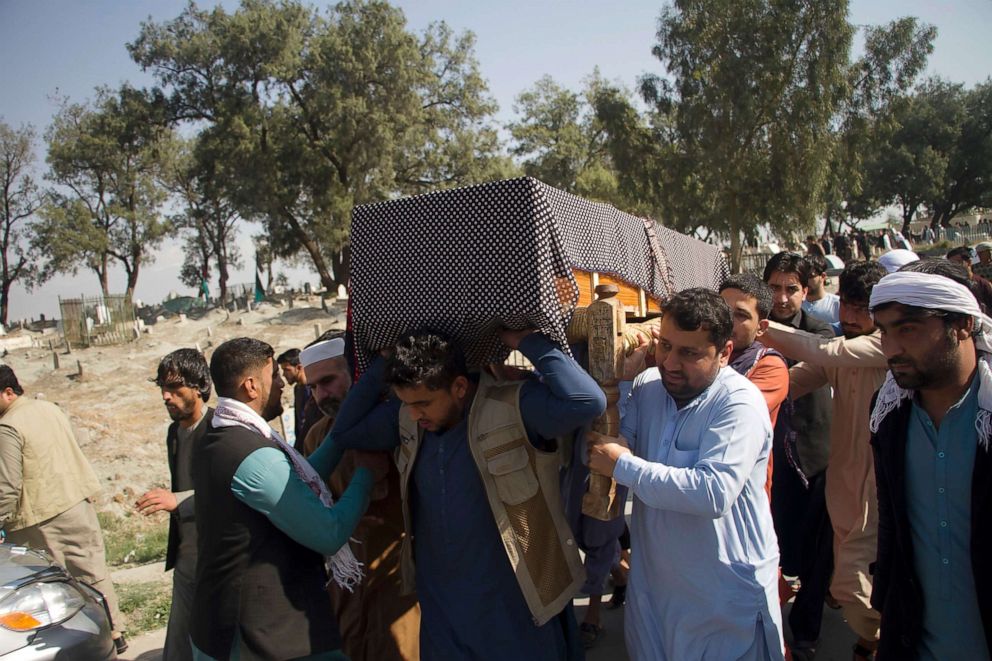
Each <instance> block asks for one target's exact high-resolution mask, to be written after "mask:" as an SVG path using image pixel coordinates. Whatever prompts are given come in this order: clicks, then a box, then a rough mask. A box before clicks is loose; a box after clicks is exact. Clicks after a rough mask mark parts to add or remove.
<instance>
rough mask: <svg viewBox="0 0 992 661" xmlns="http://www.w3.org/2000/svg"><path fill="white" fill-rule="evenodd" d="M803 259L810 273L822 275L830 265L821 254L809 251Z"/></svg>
mask: <svg viewBox="0 0 992 661" xmlns="http://www.w3.org/2000/svg"><path fill="white" fill-rule="evenodd" d="M804 259H805V260H806V263H807V264H809V274H810V275H824V274H825V273H826V272H827V269H828V268H830V265H829V264H827V259H826V258H825V257H824V256H823V255H820V254H817V253H810V254H808V255H806V257H804Z"/></svg>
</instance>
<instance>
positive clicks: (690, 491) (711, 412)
mask: <svg viewBox="0 0 992 661" xmlns="http://www.w3.org/2000/svg"><path fill="white" fill-rule="evenodd" d="M621 426H622V432H623V436H624V437H625V438H626V439H627V440H628V442H629V443H630V447H631V451H632V453H633V454H629V455H624V456H623V457H621V458H620V460H619V461H618V462H617V466H616V470H615V471H614V477H615V478H616V480H617V482H619V483H620V484H624V485H627V486H628V487H630V490H631V492H632V493H633V494H634V510H633V516H632V518H631V542H632V544H633V549H632V553H631V556H632V567H631V574H630V580H629V581H628V588H627V609H626V614H625V616H624V617H625V620H626V622H625V635H626V640H627V650H628V652H629V653H630V655H631V658H633V659H638V660H644V661H647V660H651V661H665V660H668V661H681V660H682V659H712V660H714V661H729V660H732V659H776V660H778V659H782V658H783V655H784V647H783V642H782V614H781V610H780V609H779V604H778V586H777V581H778V540H777V539H776V537H775V529H774V527H773V525H772V517H771V510H770V508H769V503H768V498H767V496H766V495H765V490H764V485H765V479H766V469H767V465H768V457H769V454H770V453H771V446H772V426H771V422H770V421H769V419H768V406H767V404H765V400H764V398H763V397H762V395H761V392H760V391H759V390H758V389H757V387H755V386H754V384H752V383H751V382H750V381H748V380H747V378H745V377H743V376H741V375H740V374H738V373H737V372H735V371H734V370H732V369H730V368H723V369H722V370H720V373H719V374H718V376H717V378H716V380H715V381H714V382H713V384H712V385H711V386H710V387H709V388H708V389H707V390H706V391H704V392H703V393H702V394H701V395H699V396H698V397H696V399H694V400H693V401H692V402H690V403H689V404H687V405H685V406H684V407H683V408H682V409H681V410H680V409H679V408H678V407H677V406H676V404H675V401H674V400H673V399H672V398H671V397H670V396H669V395H668V392H667V391H666V390H665V387H664V385H663V383H662V381H661V375H660V373H659V372H658V370H657V369H656V368H652V369H650V370H648V371H646V372H643V373H642V374H641V375H640V376H639V377H638V378H637V380H636V381H635V382H634V388H633V390H632V391H631V394H630V398H629V399H628V401H627V405H626V412H625V415H624V418H623V423H622V425H621Z"/></svg>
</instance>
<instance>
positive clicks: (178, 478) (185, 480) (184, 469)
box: [165, 407, 214, 571]
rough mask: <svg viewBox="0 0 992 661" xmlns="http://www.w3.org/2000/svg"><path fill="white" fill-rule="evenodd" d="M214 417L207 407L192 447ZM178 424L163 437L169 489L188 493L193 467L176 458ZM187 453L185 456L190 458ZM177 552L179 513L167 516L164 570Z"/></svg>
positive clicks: (191, 483)
mask: <svg viewBox="0 0 992 661" xmlns="http://www.w3.org/2000/svg"><path fill="white" fill-rule="evenodd" d="M213 415H214V410H213V409H212V408H210V407H207V412H206V413H205V414H204V416H203V420H201V421H200V424H199V426H197V428H196V430H195V431H194V433H193V438H192V441H193V445H196V444H197V443H200V442H202V441H203V437H204V436H205V435H206V434H207V427H208V426H209V422H210V419H211V418H212V417H213ZM178 429H179V423H178V422H173V423H172V424H171V425H169V431H168V432H167V433H166V435H165V447H166V450H167V451H168V455H169V475H170V477H171V487H170V489H171V490H172V492H173V493H176V492H179V491H189V490H191V489H192V488H193V466H192V465H191V464H190V463H188V462H180V461H179V458H178V454H179V453H178V448H177V447H176V430H178ZM191 455H192V453H189V455H187V456H191ZM190 505H192V503H190ZM178 552H179V513H178V512H172V513H171V515H170V516H169V544H168V546H166V550H165V569H166V571H168V570H170V569H172V568H173V567H174V566H175V564H176V553H178Z"/></svg>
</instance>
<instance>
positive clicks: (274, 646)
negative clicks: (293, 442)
mask: <svg viewBox="0 0 992 661" xmlns="http://www.w3.org/2000/svg"><path fill="white" fill-rule="evenodd" d="M210 375H211V377H212V378H213V382H214V387H215V388H216V389H217V395H218V400H217V408H216V410H215V411H214V415H213V418H212V419H211V420H210V422H209V425H208V429H207V435H206V437H205V438H204V439H203V442H202V443H201V444H200V445H199V446H198V447H197V448H196V449H195V451H194V455H193V486H194V489H195V490H196V494H197V495H196V531H197V536H198V539H199V543H198V547H197V559H198V563H197V571H196V591H195V594H194V595H193V611H192V614H191V617H190V638H191V639H192V643H193V646H194V650H193V655H194V658H197V659H204V658H206V659H211V658H213V659H227V658H252V659H254V658H265V659H295V658H299V657H307V658H313V659H333V658H340V652H339V651H338V650H339V648H340V646H341V638H340V635H339V633H338V629H337V626H336V625H335V623H334V616H333V612H332V610H331V602H330V598H329V597H328V595H327V592H326V591H325V590H324V584H325V583H326V582H327V578H328V574H327V570H326V569H325V562H326V565H327V567H328V568H329V569H330V572H331V575H332V577H333V580H334V581H336V582H337V583H338V584H339V585H342V586H351V585H354V584H355V583H357V582H358V581H359V580H361V569H360V567H359V565H358V562H357V561H356V560H355V558H354V556H353V555H352V554H351V551H350V549H349V548H348V538H349V537H350V536H351V533H352V531H353V530H354V529H355V526H356V525H357V524H358V521H359V519H360V518H361V516H362V513H363V512H364V511H365V508H366V507H367V506H368V500H369V492H370V491H371V488H372V482H373V473H372V472H371V471H370V470H369V469H368V468H366V467H365V466H361V467H359V469H358V470H356V471H355V476H354V479H353V480H352V482H351V484H350V485H349V487H348V489H347V490H346V491H345V493H344V494H343V495H342V496H341V499H340V500H339V501H338V502H337V503H334V502H333V500H332V498H331V495H330V492H329V491H328V490H327V486H326V485H325V484H324V482H323V479H322V478H325V477H326V476H327V475H329V474H330V472H331V471H332V470H333V469H334V467H335V465H336V464H337V460H338V459H339V457H340V455H339V454H338V453H335V452H334V446H333V444H327V446H326V448H321V450H319V451H318V452H316V453H314V454H313V455H312V456H311V457H310V458H309V460H307V459H304V458H303V457H302V455H300V454H299V453H298V452H296V450H294V449H293V448H292V447H290V446H289V445H288V444H287V443H286V441H285V440H284V439H283V438H282V437H281V436H279V434H278V433H276V432H275V431H274V430H273V429H272V428H271V427H270V426H269V425H268V424H267V422H266V421H267V420H271V419H273V418H275V417H277V416H279V415H280V413H282V404H281V403H280V395H281V394H282V387H283V383H282V379H281V378H280V377H279V367H278V365H276V363H275V361H274V360H273V351H272V347H271V346H269V345H268V344H266V343H265V342H261V341H259V340H254V339H251V338H247V337H242V338H236V339H233V340H228V341H227V342H224V343H223V344H221V345H220V346H219V347H217V349H216V351H214V354H213V356H212V357H211V360H210ZM360 463H363V462H360Z"/></svg>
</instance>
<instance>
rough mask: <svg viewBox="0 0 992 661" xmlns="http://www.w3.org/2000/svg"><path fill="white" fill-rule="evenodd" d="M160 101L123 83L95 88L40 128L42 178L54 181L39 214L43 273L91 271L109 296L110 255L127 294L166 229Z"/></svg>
mask: <svg viewBox="0 0 992 661" xmlns="http://www.w3.org/2000/svg"><path fill="white" fill-rule="evenodd" d="M160 108H161V104H160V103H157V102H156V101H155V100H154V99H152V98H149V97H148V96H147V95H145V94H144V93H143V92H141V91H139V90H135V89H133V88H131V87H128V86H123V87H121V88H120V89H119V90H117V91H111V90H108V89H99V90H98V91H97V95H96V100H95V101H94V102H93V103H92V104H68V103H67V104H65V105H63V107H62V108H61V109H60V110H59V112H58V113H57V114H56V116H55V119H54V121H53V123H52V125H51V126H50V127H49V130H48V131H47V133H46V136H45V139H46V141H47V143H48V165H49V178H50V180H51V181H52V182H53V183H54V184H56V185H57V187H58V188H57V189H56V190H55V191H53V193H52V201H51V203H50V204H49V205H47V206H46V208H45V210H44V211H43V214H42V215H43V216H44V220H43V222H42V223H40V224H39V242H40V243H43V244H44V245H45V246H46V257H47V262H46V264H45V265H44V268H43V271H42V273H43V275H44V276H46V277H47V276H50V275H52V274H53V273H56V272H72V273H74V272H76V271H77V270H78V269H79V268H81V267H82V268H88V269H91V270H92V271H93V272H94V273H96V275H97V277H98V278H99V280H100V287H101V289H102V290H103V293H104V294H109V282H108V273H109V268H110V264H111V261H112V260H116V261H117V262H119V263H120V264H121V266H123V268H124V272H125V274H126V275H127V290H126V292H127V295H128V296H130V295H133V293H134V288H135V285H136V284H137V281H138V275H139V273H140V271H141V267H142V266H143V265H144V264H146V263H148V262H150V261H151V260H152V258H153V253H154V250H155V249H156V248H157V247H158V246H159V245H160V244H161V242H162V240H163V239H164V238H165V237H166V236H167V235H168V234H169V232H170V229H171V228H170V225H169V223H167V222H166V220H165V218H164V217H163V215H162V205H163V204H164V202H165V200H166V197H167V191H166V190H165V188H164V186H163V185H162V177H163V176H164V165H165V163H167V162H168V160H169V159H170V158H171V157H172V153H173V145H172V131H171V129H169V128H168V127H167V126H166V124H165V122H164V121H163V117H162V115H161V110H160Z"/></svg>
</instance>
